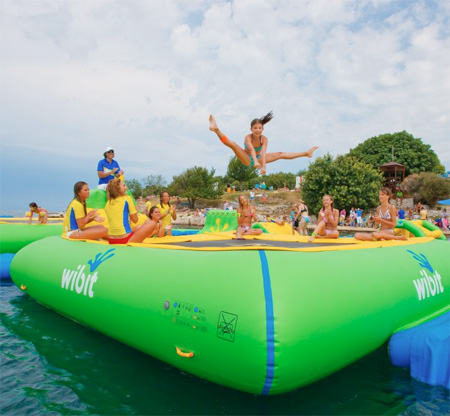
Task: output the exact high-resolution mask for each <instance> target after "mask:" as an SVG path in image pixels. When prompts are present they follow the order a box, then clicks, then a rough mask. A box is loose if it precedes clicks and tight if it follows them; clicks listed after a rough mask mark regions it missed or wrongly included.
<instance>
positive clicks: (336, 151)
mask: <svg viewBox="0 0 450 416" xmlns="http://www.w3.org/2000/svg"><path fill="white" fill-rule="evenodd" d="M0 38H1V39H0V54H1V55H0V58H1V59H0V62H1V63H0V210H26V209H27V207H28V203H29V202H31V201H35V202H37V203H38V204H39V205H41V206H43V207H45V208H47V209H49V210H51V211H61V210H64V209H65V208H66V206H67V205H68V203H69V202H70V200H71V198H72V197H73V191H72V190H73V184H74V183H75V182H77V181H79V180H83V181H86V182H88V183H89V185H90V187H91V188H95V187H96V185H97V182H98V178H97V163H98V161H99V160H100V159H102V158H103V151H104V149H105V148H106V147H107V146H111V147H113V148H114V150H115V151H116V153H115V158H116V160H117V161H118V162H119V164H120V166H121V168H122V169H123V170H124V171H125V178H126V179H131V178H135V179H138V180H140V179H142V178H145V177H146V176H149V175H162V176H163V177H164V178H165V179H166V181H167V183H170V182H171V181H172V178H173V176H174V175H179V174H180V173H182V172H183V171H185V170H186V169H188V168H190V167H193V166H203V167H206V168H208V169H212V168H214V169H215V171H216V174H219V175H223V174H225V172H226V169H227V165H228V162H229V159H230V157H231V156H232V153H231V151H230V149H228V148H227V147H225V146H224V145H223V144H221V142H220V141H219V140H218V139H217V137H216V135H215V134H214V133H212V132H210V131H209V128H208V127H209V123H208V117H209V115H210V114H213V115H214V116H215V118H216V120H217V122H218V125H219V127H220V129H221V130H222V131H223V132H224V133H225V134H226V135H227V136H228V137H229V138H230V139H232V140H235V141H236V142H237V143H239V144H241V145H242V144H243V140H244V137H245V135H246V134H248V133H249V132H250V121H251V120H252V119H254V118H257V117H261V116H263V115H264V114H266V113H267V112H269V111H271V110H272V111H273V112H274V116H275V117H274V119H273V120H272V121H271V122H270V123H268V124H266V126H265V130H264V134H265V135H266V136H267V137H268V139H269V145H268V152H271V151H272V152H276V151H286V152H296V151H304V150H307V149H309V148H310V147H311V146H313V145H317V146H319V150H318V151H317V152H316V153H315V156H323V155H324V154H326V153H330V154H332V155H333V156H337V155H340V154H345V153H347V152H348V151H349V150H350V149H351V148H354V147H355V146H357V145H358V144H359V143H362V142H363V141H365V140H366V139H368V138H370V137H373V136H378V135H380V134H384V133H395V132H398V131H403V130H406V131H408V132H409V133H411V134H412V135H413V136H414V137H417V138H421V139H422V141H423V142H424V143H426V144H429V145H431V147H432V149H433V150H434V151H435V152H436V153H437V155H438V157H439V159H440V161H441V163H442V164H444V166H445V167H446V170H449V169H450V2H449V1H444V0H435V1H433V0H415V1H406V0H333V1H330V0H132V1H125V0H0ZM309 163H310V159H307V158H301V159H296V160H293V161H278V162H275V163H272V164H269V165H268V169H267V173H275V172H280V171H283V172H294V173H295V172H298V171H299V170H300V169H305V168H307V167H308V165H309Z"/></svg>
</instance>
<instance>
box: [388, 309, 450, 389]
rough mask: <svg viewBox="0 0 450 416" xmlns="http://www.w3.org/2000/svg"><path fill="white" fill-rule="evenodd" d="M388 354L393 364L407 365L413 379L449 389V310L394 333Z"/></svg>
mask: <svg viewBox="0 0 450 416" xmlns="http://www.w3.org/2000/svg"><path fill="white" fill-rule="evenodd" d="M389 357H390V359H391V362H392V364H394V365H395V366H398V367H410V368H411V377H413V378H415V379H416V380H419V381H422V382H423V383H427V384H431V385H433V386H444V387H446V388H448V389H450V312H447V313H445V314H443V315H441V316H439V317H437V318H435V319H433V320H431V321H429V322H426V323H424V324H422V325H419V326H417V327H415V328H410V329H407V330H405V331H401V332H397V333H396V334H394V335H393V336H392V337H391V339H390V340H389Z"/></svg>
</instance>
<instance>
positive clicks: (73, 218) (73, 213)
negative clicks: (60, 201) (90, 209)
mask: <svg viewBox="0 0 450 416" xmlns="http://www.w3.org/2000/svg"><path fill="white" fill-rule="evenodd" d="M85 216H86V214H85V212H84V206H83V204H82V203H81V202H80V201H78V200H77V199H73V200H72V202H71V203H70V204H69V206H68V207H67V212H66V216H65V217H64V231H66V232H67V231H73V230H78V228H79V227H78V223H77V219H79V218H84V217H85Z"/></svg>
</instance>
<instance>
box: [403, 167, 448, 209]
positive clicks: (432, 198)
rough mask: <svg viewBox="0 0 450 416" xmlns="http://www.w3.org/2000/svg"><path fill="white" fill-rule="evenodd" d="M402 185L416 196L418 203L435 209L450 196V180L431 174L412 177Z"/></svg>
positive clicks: (425, 173)
mask: <svg viewBox="0 0 450 416" xmlns="http://www.w3.org/2000/svg"><path fill="white" fill-rule="evenodd" d="M402 185H403V186H405V187H406V189H407V191H408V192H409V193H411V194H413V195H414V200H415V201H416V202H418V201H421V202H423V203H425V204H427V205H429V206H430V207H434V206H435V205H436V202H437V201H438V200H439V199H447V198H448V197H449V196H450V180H449V179H446V178H443V177H441V176H439V175H436V174H435V173H431V172H422V173H421V174H420V175H417V174H414V175H410V176H408V177H407V178H406V179H405V181H404V182H403V184H402Z"/></svg>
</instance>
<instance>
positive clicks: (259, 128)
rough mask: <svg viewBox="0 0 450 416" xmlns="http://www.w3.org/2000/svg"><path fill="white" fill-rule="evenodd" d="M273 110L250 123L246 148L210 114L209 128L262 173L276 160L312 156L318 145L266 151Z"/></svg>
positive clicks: (245, 143) (237, 155)
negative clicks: (303, 149) (266, 133)
mask: <svg viewBox="0 0 450 416" xmlns="http://www.w3.org/2000/svg"><path fill="white" fill-rule="evenodd" d="M272 118H273V114H272V112H270V113H268V114H266V115H265V116H264V117H261V118H255V119H254V120H252V122H251V123H250V130H251V132H252V133H251V134H248V135H247V136H245V139H244V148H242V147H241V146H239V145H238V144H237V143H235V142H234V141H232V140H230V139H228V138H227V136H225V135H224V134H223V133H222V132H221V131H220V130H219V127H217V123H216V120H215V119H214V117H213V116H212V115H210V116H209V129H210V130H211V131H212V132H214V133H216V134H217V136H218V137H219V139H220V141H221V142H222V143H223V144H224V145H225V146H228V147H229V148H230V149H231V150H233V152H234V154H235V155H236V157H237V158H238V159H239V160H240V161H241V163H242V164H244V165H245V166H253V167H254V168H255V169H261V175H264V174H265V173H266V164H267V163H271V162H275V161H276V160H279V159H297V158H299V157H312V155H313V153H314V151H315V150H316V149H317V146H315V147H312V148H311V149H309V150H308V151H307V152H297V153H288V152H276V153H266V149H267V143H268V139H267V137H266V136H264V135H263V134H262V133H263V131H264V124H266V123H268V122H269V121H270V120H272Z"/></svg>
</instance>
